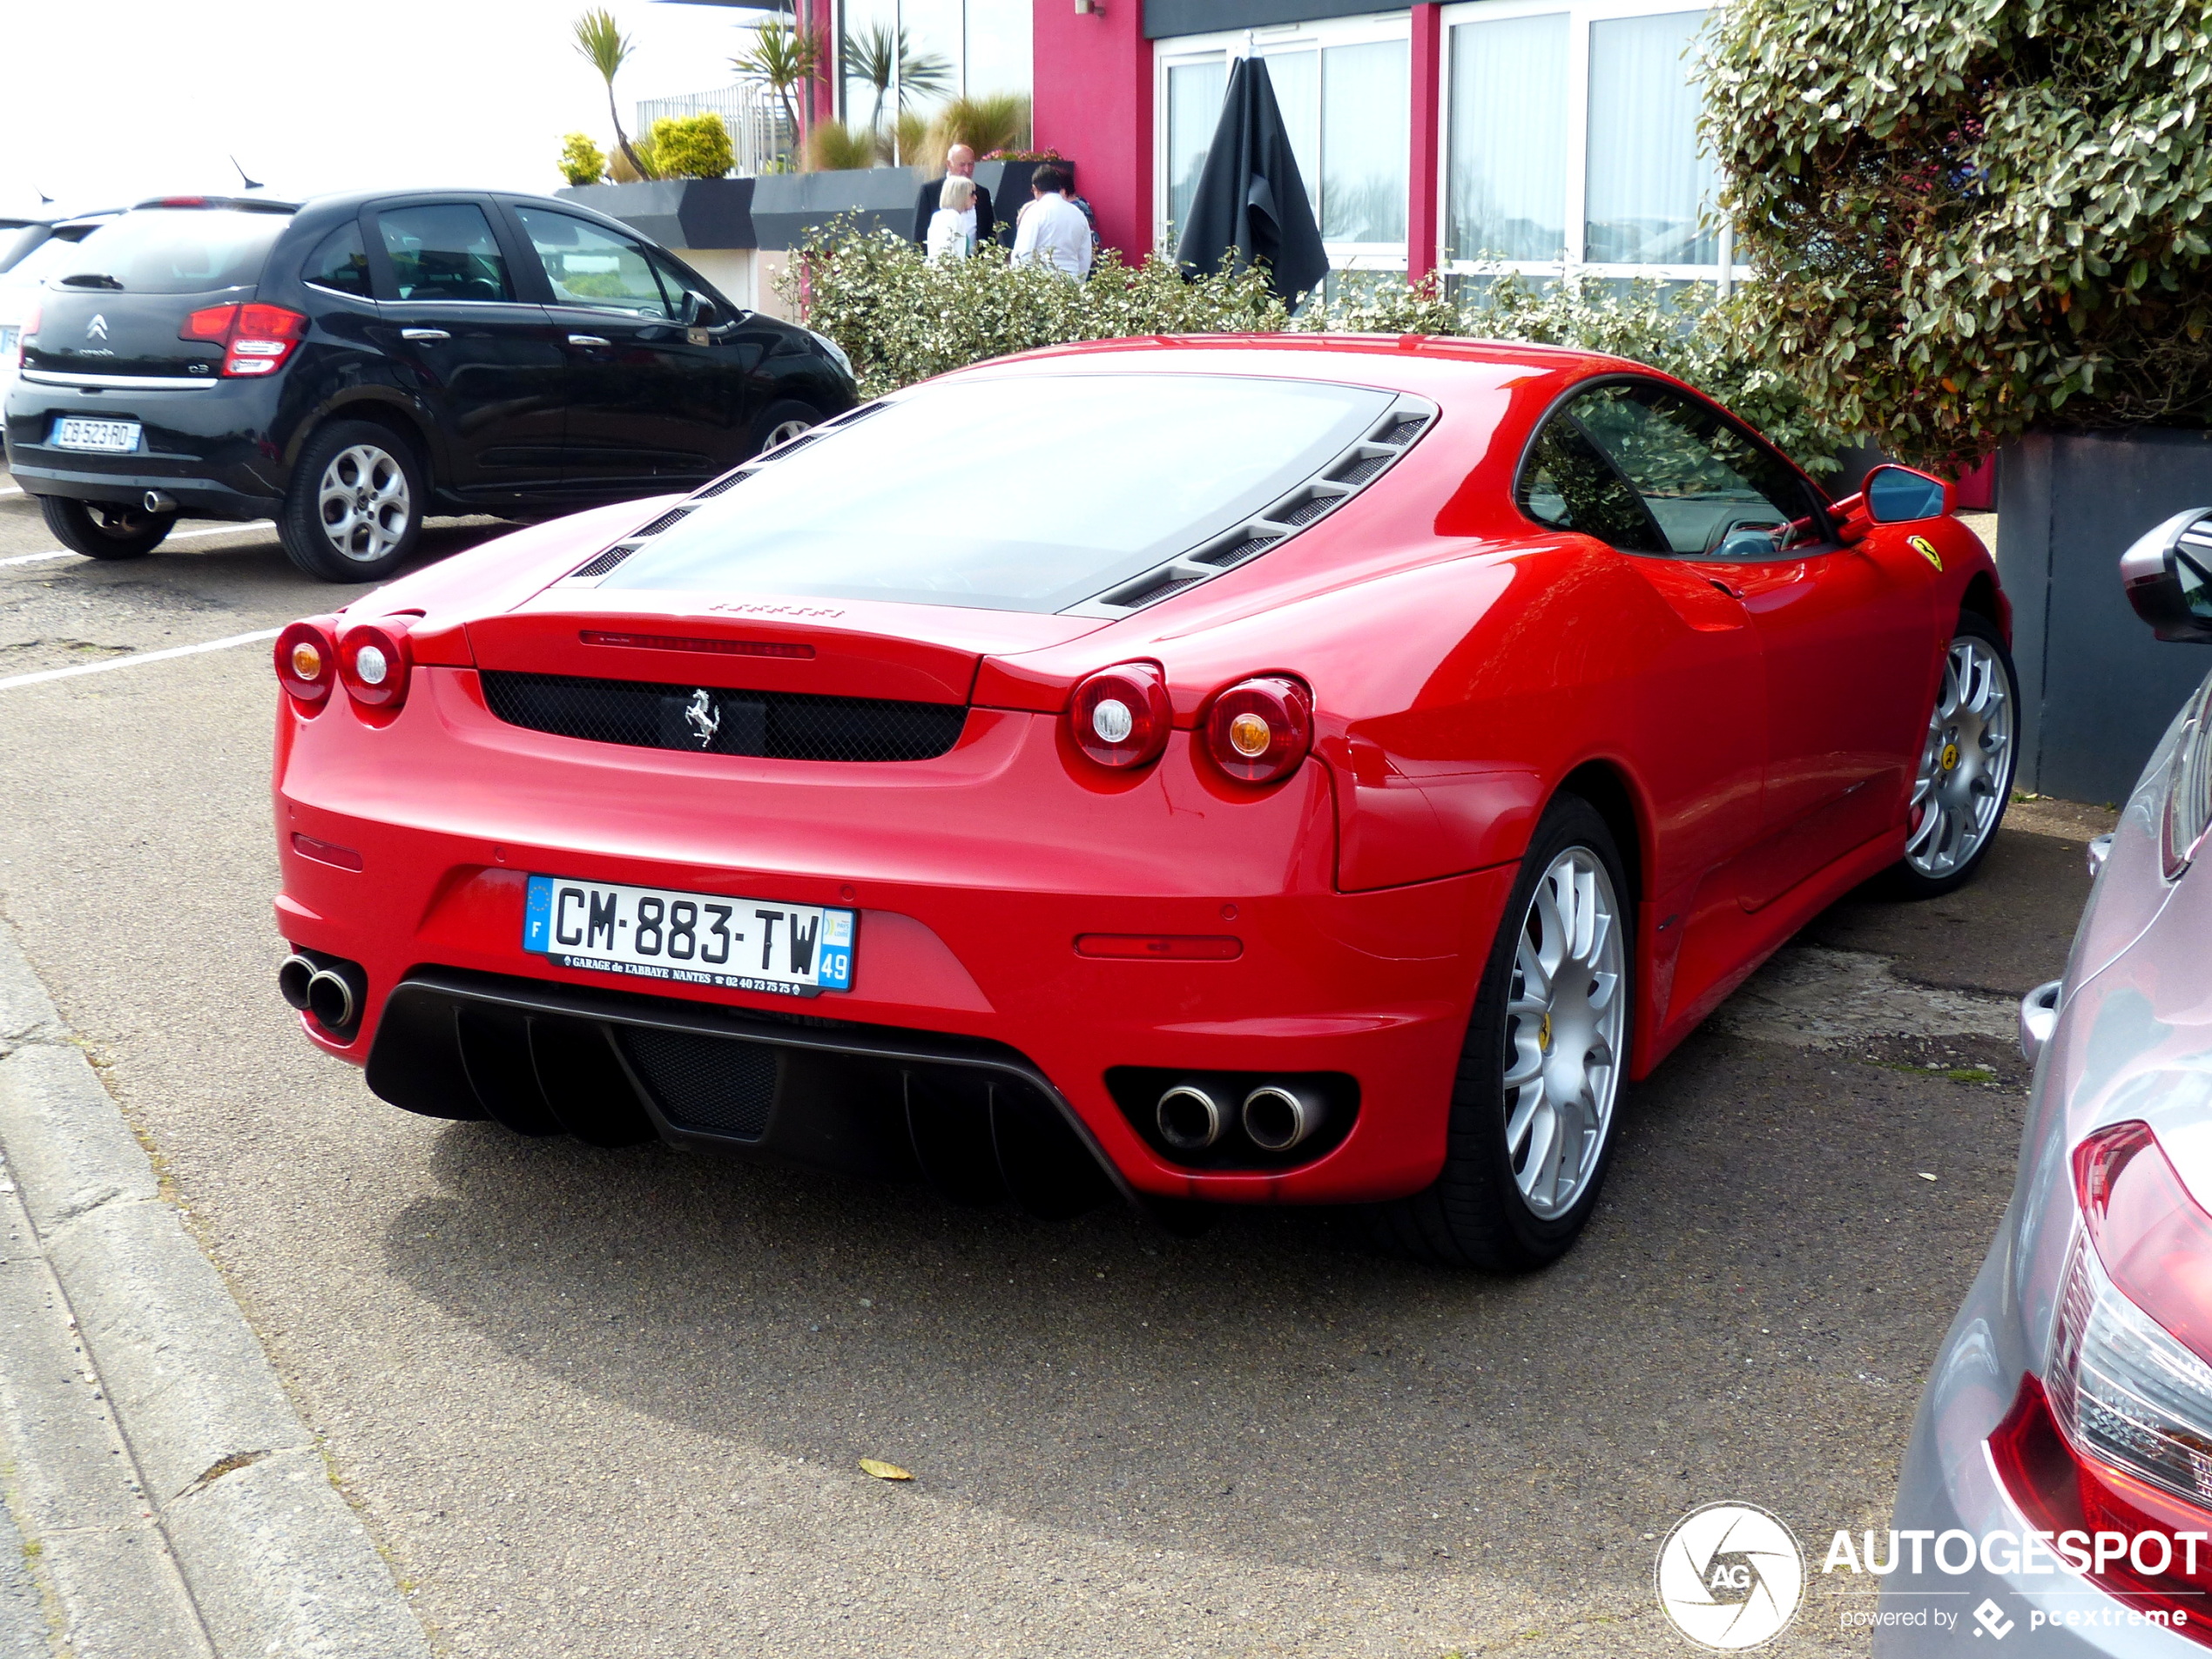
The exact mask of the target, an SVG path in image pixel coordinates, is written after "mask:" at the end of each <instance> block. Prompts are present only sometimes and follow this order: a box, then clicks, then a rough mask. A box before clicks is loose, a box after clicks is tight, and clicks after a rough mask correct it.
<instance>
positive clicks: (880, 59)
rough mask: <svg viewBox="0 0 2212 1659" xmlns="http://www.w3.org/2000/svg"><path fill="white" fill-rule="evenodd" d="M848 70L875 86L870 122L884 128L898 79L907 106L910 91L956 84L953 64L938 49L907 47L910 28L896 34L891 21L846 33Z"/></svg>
mask: <svg viewBox="0 0 2212 1659" xmlns="http://www.w3.org/2000/svg"><path fill="white" fill-rule="evenodd" d="M845 72H846V74H848V75H850V76H852V77H853V78H854V79H855V80H861V81H866V82H867V84H869V85H871V86H873V87H874V88H875V113H874V114H873V115H872V116H870V117H869V118H868V125H870V126H872V127H874V128H876V129H878V130H879V131H880V130H881V128H882V126H883V101H884V99H885V98H888V97H889V96H890V95H891V88H892V85H893V84H894V82H895V83H896V84H897V85H898V88H899V108H900V109H901V110H903V109H905V108H906V107H907V94H909V93H912V92H921V93H929V92H941V91H944V90H945V88H946V87H948V86H949V85H950V84H952V78H953V66H952V64H950V63H948V61H946V60H945V59H944V58H942V57H939V56H938V55H937V54H936V53H935V52H916V51H908V50H907V31H906V30H905V29H904V28H900V30H898V32H897V35H896V37H895V39H894V35H893V32H892V29H891V25H890V24H887V23H873V24H869V25H868V27H867V30H866V31H865V32H864V33H861V34H857V35H847V36H846V37H845Z"/></svg>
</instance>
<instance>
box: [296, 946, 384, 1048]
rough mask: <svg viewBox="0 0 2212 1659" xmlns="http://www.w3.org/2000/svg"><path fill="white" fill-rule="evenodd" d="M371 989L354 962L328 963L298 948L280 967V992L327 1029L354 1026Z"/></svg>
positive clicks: (334, 1029)
mask: <svg viewBox="0 0 2212 1659" xmlns="http://www.w3.org/2000/svg"><path fill="white" fill-rule="evenodd" d="M367 992H368V985H367V982H366V981H365V979H364V977H363V975H362V974H361V969H360V968H357V967H355V966H354V964H353V963H351V962H341V961H332V962H330V963H328V964H327V965H325V964H323V963H320V962H318V961H314V959H313V958H312V957H307V956H302V955H300V954H299V953H298V952H297V951H294V952H293V954H291V955H289V956H287V957H286V958H285V959H284V961H283V962H282V963H281V964H280V966H279V967H278V968H277V993H278V995H280V996H282V997H283V998H284V1000H285V1001H287V1002H289V1003H290V1004H291V1005H292V1006H293V1008H298V1009H299V1010H300V1012H301V1013H303V1014H307V1015H313V1016H314V1022H315V1023H316V1024H317V1025H320V1026H321V1027H322V1028H324V1029H325V1030H327V1031H332V1032H343V1031H347V1030H349V1029H351V1028H352V1027H353V1025H354V1022H355V1021H357V1020H358V1019H359V1018H360V1016H361V1002H362V1001H363V999H364V997H365V996H366V995H367Z"/></svg>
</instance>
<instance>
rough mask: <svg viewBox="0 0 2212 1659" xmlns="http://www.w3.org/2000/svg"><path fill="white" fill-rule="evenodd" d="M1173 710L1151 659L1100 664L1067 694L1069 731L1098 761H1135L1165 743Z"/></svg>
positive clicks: (1145, 758)
mask: <svg viewBox="0 0 2212 1659" xmlns="http://www.w3.org/2000/svg"><path fill="white" fill-rule="evenodd" d="M1174 724H1175V711H1174V709H1173V708H1172V707H1171V706H1170V704H1169V702H1168V688H1167V682H1166V681H1165V680H1163V679H1162V678H1161V677H1160V671H1159V669H1158V668H1157V666H1156V665H1155V664H1151V663H1123V664H1121V665H1120V666H1119V667H1117V668H1103V669H1101V670H1099V671H1098V672H1097V673H1096V674H1093V675H1092V676H1091V677H1090V678H1089V679H1087V680H1084V681H1083V682H1082V684H1081V685H1077V686H1076V691H1075V695H1074V696H1073V697H1071V698H1069V699H1068V725H1069V735H1070V736H1072V737H1073V738H1075V740H1076V747H1077V748H1079V749H1081V750H1082V752H1084V753H1085V754H1087V755H1089V757H1090V758H1091V759H1093V760H1096V762H1097V763H1098V764H1099V765H1102V766H1141V765H1144V764H1145V763H1146V762H1148V761H1151V760H1157V759H1159V756H1160V752H1161V751H1162V750H1163V749H1164V748H1166V747H1167V746H1168V732H1169V730H1170V728H1171V727H1172V726H1173V725H1174Z"/></svg>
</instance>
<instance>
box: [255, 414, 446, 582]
mask: <svg viewBox="0 0 2212 1659" xmlns="http://www.w3.org/2000/svg"><path fill="white" fill-rule="evenodd" d="M326 483H327V484H328V485H329V486H330V489H325V488H324V486H325V484H326ZM429 505H430V491H429V481H428V478H427V477H426V476H425V475H424V472H423V469H422V462H421V460H420V459H419V458H418V457H417V456H416V455H415V446H414V445H413V444H411V443H409V442H407V441H406V440H405V439H403V438H401V437H400V436H399V435H397V434H396V433H395V432H393V431H392V430H391V428H388V427H382V426H378V425H376V424H375V423H374V422H373V421H331V422H330V423H329V424H328V425H327V426H323V427H320V428H317V429H316V430H315V431H314V433H312V434H310V435H309V436H308V439H307V442H306V444H305V445H303V446H302V447H301V448H300V458H299V460H298V461H297V462H294V463H293V468H292V488H291V489H290V490H289V491H287V494H286V496H285V498H284V506H283V508H282V509H281V510H280V511H279V512H278V514H277V539H278V540H279V541H280V542H282V543H284V550H285V553H286V555H287V556H288V557H289V558H290V559H291V560H292V562H293V563H294V564H295V565H297V566H299V568H300V570H304V571H306V572H307V574H308V575H309V576H311V577H315V578H317V579H318V580H319V581H323V582H343V583H362V582H381V581H383V580H385V579H386V578H387V577H390V576H392V575H393V574H394V573H395V572H396V571H397V570H399V568H400V566H401V565H402V564H404V563H407V561H408V557H409V556H411V555H412V554H413V553H414V551H415V543H417V542H418V541H420V540H421V536H422V520H423V518H424V516H425V515H426V514H427V513H428V510H429Z"/></svg>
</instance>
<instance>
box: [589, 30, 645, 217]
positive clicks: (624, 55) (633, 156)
mask: <svg viewBox="0 0 2212 1659" xmlns="http://www.w3.org/2000/svg"><path fill="white" fill-rule="evenodd" d="M574 28H575V30H576V49H577V51H578V52H580V53H582V54H583V57H585V58H587V59H588V60H589V61H590V64H591V67H592V68H594V69H596V70H597V71H599V78H600V79H601V80H603V81H604V82H606V84H607V113H608V114H609V115H610V116H612V117H613V118H614V124H615V143H616V144H617V145H619V146H620V147H621V149H622V153H623V154H624V156H626V157H628V158H629V160H630V165H631V166H633V167H635V168H636V169H637V176H638V177H639V178H640V179H651V177H652V176H653V173H652V169H651V168H650V167H648V166H647V165H645V164H644V162H642V161H640V160H638V158H637V152H636V151H635V150H633V149H631V147H630V138H629V135H628V134H626V133H625V132H623V130H622V115H621V112H620V111H618V110H617V109H616V107H615V77H616V76H617V74H619V73H620V72H621V71H622V66H623V65H624V64H625V63H627V62H629V61H630V54H631V50H632V48H631V42H630V37H628V36H626V35H624V33H623V32H622V27H621V25H620V24H617V23H616V22H615V14H614V13H613V12H611V11H610V10H607V9H606V8H605V7H604V6H596V7H594V8H593V9H592V10H590V11H587V12H585V13H584V14H583V16H582V17H578V18H577V20H576V23H575V24H574Z"/></svg>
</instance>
